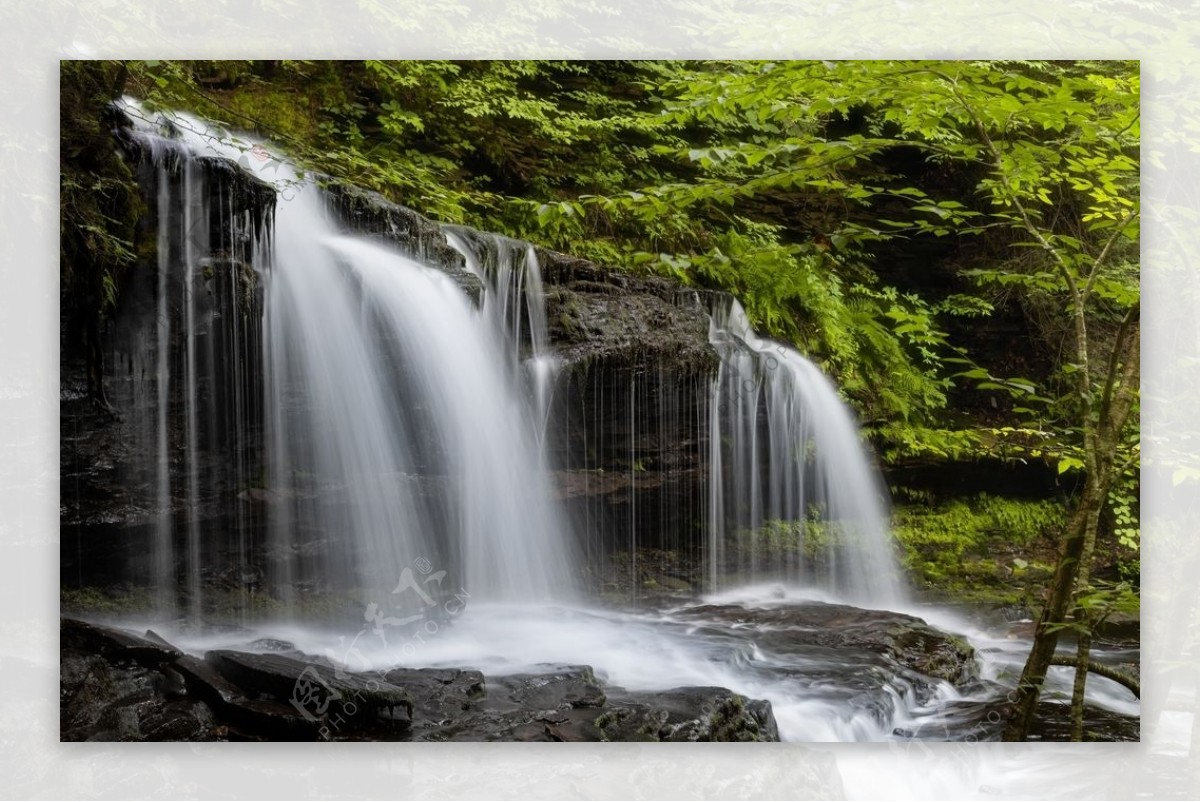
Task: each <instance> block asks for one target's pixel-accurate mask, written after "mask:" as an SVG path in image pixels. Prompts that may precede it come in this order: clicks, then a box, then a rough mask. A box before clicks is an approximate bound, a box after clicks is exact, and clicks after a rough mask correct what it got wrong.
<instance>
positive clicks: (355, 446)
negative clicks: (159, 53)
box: [125, 101, 574, 621]
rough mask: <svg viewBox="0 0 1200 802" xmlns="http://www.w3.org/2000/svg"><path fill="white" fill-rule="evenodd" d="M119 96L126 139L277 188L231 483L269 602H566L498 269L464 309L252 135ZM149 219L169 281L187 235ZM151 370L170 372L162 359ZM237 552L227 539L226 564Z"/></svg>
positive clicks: (567, 569) (561, 550)
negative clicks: (242, 500)
mask: <svg viewBox="0 0 1200 802" xmlns="http://www.w3.org/2000/svg"><path fill="white" fill-rule="evenodd" d="M125 106H126V110H127V111H128V112H129V113H130V115H131V116H132V117H133V118H134V119H135V121H137V120H140V121H141V123H140V124H139V125H138V128H137V136H138V137H139V138H141V139H142V140H143V144H144V146H145V147H146V149H147V150H148V151H149V152H150V154H151V156H152V159H153V160H154V161H155V162H156V163H159V164H160V165H165V164H166V163H167V162H168V161H169V160H175V161H176V162H177V163H182V164H183V170H184V174H185V175H191V165H192V161H193V160H194V159H196V158H199V157H200V156H202V155H203V154H208V153H212V154H216V155H219V156H223V157H225V158H226V159H230V160H235V161H239V162H240V163H241V165H242V166H243V168H245V169H248V170H250V171H251V172H253V173H255V174H257V175H258V177H260V178H262V179H266V180H268V181H269V182H270V183H272V184H274V185H275V186H276V188H277V189H279V190H280V196H279V200H278V203H277V205H276V209H275V219H274V223H275V224H274V236H273V238H272V239H271V240H270V242H269V243H263V244H262V247H259V248H258V249H257V250H256V252H255V253H254V254H253V255H252V258H251V261H252V262H253V263H254V269H255V270H256V271H257V272H258V274H259V279H260V280H261V281H262V282H263V284H264V286H265V293H264V295H265V300H264V312H263V350H262V354H263V359H264V373H265V390H264V394H265V407H266V409H265V414H264V417H265V422H264V423H265V427H266V441H267V442H266V446H265V449H264V451H265V453H266V455H267V456H266V463H267V464H266V467H265V476H266V482H265V485H266V486H265V487H248V488H247V489H246V490H244V491H243V493H246V492H252V493H253V496H252V497H253V498H255V499H258V500H264V499H265V502H266V504H267V509H268V512H267V518H268V526H267V530H268V531H269V533H270V537H269V542H268V543H267V544H266V548H265V549H260V551H264V552H265V554H266V574H267V576H266V581H267V582H268V590H269V591H270V592H269V594H268V595H269V596H270V597H271V598H272V599H274V600H276V601H279V600H282V602H283V609H284V612H285V613H286V614H289V615H293V616H297V617H303V618H305V619H308V620H312V619H313V618H321V617H323V616H325V615H326V614H327V613H328V614H332V615H333V616H334V617H342V618H344V617H345V616H346V615H347V614H350V615H354V614H361V615H363V616H364V617H366V618H367V619H368V620H370V619H372V618H378V619H379V620H382V621H399V620H401V619H400V618H396V617H394V616H393V615H391V614H393V613H395V614H397V615H401V616H404V615H406V614H412V613H414V612H416V613H421V612H424V608H425V607H430V606H432V605H433V603H435V600H437V599H438V598H439V597H443V596H446V595H448V594H459V595H461V596H463V597H469V598H471V599H472V600H504V601H543V600H546V599H549V598H562V597H569V595H570V589H571V587H572V585H573V578H572V570H573V569H574V565H573V561H572V560H571V559H570V558H569V549H570V538H569V536H568V533H567V532H566V530H565V527H564V525H563V523H562V521H561V520H560V518H559V515H558V513H557V509H556V507H555V505H554V504H553V503H552V502H551V500H550V498H551V493H550V491H549V488H548V487H547V483H546V478H545V475H544V471H543V470H542V469H541V462H540V459H541V457H540V454H539V451H538V449H537V448H536V447H534V445H533V444H534V443H535V442H536V440H537V438H536V437H535V436H534V434H535V430H537V429H538V427H540V426H542V425H544V415H545V412H544V409H545V404H546V403H548V402H547V401H546V399H547V398H548V387H549V384H550V381H551V378H552V377H551V372H550V371H549V370H547V369H546V368H545V367H540V366H536V365H535V369H534V370H533V376H534V377H535V379H536V381H535V384H536V386H537V387H538V388H539V389H538V390H537V392H535V403H534V405H533V412H532V413H531V411H530V404H529V403H527V400H526V398H525V397H524V393H523V392H522V391H521V387H520V385H521V381H520V378H519V376H518V375H517V373H518V370H519V360H518V358H517V349H518V348H519V334H518V333H516V332H515V330H514V329H513V324H514V323H515V322H516V321H518V320H519V319H521V318H522V316H520V315H519V314H517V313H516V312H515V311H514V310H510V309H508V308H507V304H509V302H510V297H509V294H508V293H507V290H506V287H507V280H508V279H507V276H505V277H504V279H503V281H502V282H499V283H496V282H488V283H485V288H486V289H485V297H484V299H483V303H482V308H481V309H476V308H474V307H473V306H472V304H471V302H470V300H469V298H468V297H467V296H466V295H465V294H464V293H463V292H462V290H461V289H460V288H459V287H458V286H457V285H456V284H455V283H454V282H453V281H452V280H451V279H450V278H448V277H447V276H446V275H445V274H443V273H442V272H440V271H438V270H436V269H433V268H431V267H428V266H426V265H424V264H421V263H420V262H418V261H416V260H414V259H412V258H409V256H407V255H405V254H402V253H399V252H397V251H395V250H393V249H391V248H389V247H385V246H384V245H382V244H378V243H376V242H373V241H371V240H368V239H367V238H364V237H353V236H347V235H343V234H340V233H339V232H338V230H337V228H336V227H335V225H334V223H333V222H332V219H331V217H332V215H331V213H330V211H329V209H328V204H327V201H326V198H325V196H324V194H323V191H322V190H321V189H320V188H319V187H318V186H317V185H316V184H315V183H313V182H312V181H310V180H307V179H305V178H302V177H300V176H299V175H298V174H297V173H296V172H295V171H294V170H293V169H292V168H291V167H290V166H288V165H287V164H285V163H283V162H280V161H277V160H275V159H274V158H272V157H270V156H269V154H268V153H267V151H266V150H265V148H263V146H261V145H256V146H255V147H254V148H253V149H252V150H251V151H250V153H251V155H252V156H253V157H254V158H247V156H246V147H245V146H244V144H242V143H237V142H235V141H232V140H231V139H230V138H229V137H228V135H227V134H225V133H224V132H222V131H220V130H218V129H214V128H211V127H210V126H208V125H207V124H205V123H204V122H203V121H201V120H197V119H195V118H192V117H189V116H188V115H183V114H171V115H169V116H168V115H155V114H148V113H146V112H145V111H143V110H141V109H140V107H138V106H137V104H136V103H134V102H132V101H127V102H126V104H125ZM185 183H187V182H185ZM164 186H165V185H164ZM187 208H191V205H190V204H188V205H187ZM185 217H186V215H185ZM163 225H165V219H164V220H160V249H159V253H160V281H161V282H162V283H163V285H164V288H165V287H166V282H167V280H168V277H169V276H170V275H172V274H173V271H174V272H178V271H180V270H182V272H183V273H184V274H185V275H186V276H188V277H191V276H192V275H193V274H194V273H195V270H194V265H195V263H196V260H197V259H198V258H199V254H195V253H192V252H191V249H190V247H189V248H187V249H185V250H186V251H187V252H186V253H185V254H183V256H182V258H180V256H179V254H177V253H175V252H171V251H170V249H169V248H168V247H162V245H163V244H164V243H169V242H170V241H172V238H171V235H170V232H167V231H166V230H165V229H163V228H162V227H161V226H163ZM169 252H170V253H171V255H170V256H167V255H166V254H168V253H169ZM177 261H182V262H183V264H182V265H181V266H180V265H177V264H176V262H177ZM524 261H525V263H526V265H525V268H524V269H522V270H520V271H515V272H513V273H512V275H513V276H514V277H515V276H518V274H519V275H523V276H532V278H531V279H529V281H528V285H527V286H528V294H529V297H530V301H529V303H530V305H531V306H530V310H531V311H536V310H537V309H540V306H538V305H537V303H536V301H535V295H537V294H540V283H539V282H538V281H537V271H536V261H531V260H529V259H525V260H524ZM530 264H532V267H530V266H529V265H530ZM481 273H482V270H481ZM516 280H517V281H518V286H520V278H516ZM190 297H191V296H190V295H186V294H185V296H184V298H183V299H182V302H183V304H184V305H185V306H186V308H187V310H188V311H187V315H188V317H187V322H186V324H185V325H187V326H189V329H188V334H187V337H186V342H187V345H186V348H185V352H186V358H185V361H186V363H187V364H188V365H191V364H193V361H194V360H193V356H194V339H193V337H192V334H191V331H192V328H194V327H195V326H196V320H195V318H194V316H195V315H196V312H195V310H194V309H193V307H192V305H191V304H190V301H189V298H190ZM178 302H179V300H178V299H176V300H172V299H171V298H169V297H168V292H167V291H166V290H165V289H164V291H163V292H162V293H161V294H160V303H162V304H174V303H178ZM524 318H525V319H534V316H533V315H530V314H526V315H525V316H524ZM162 320H163V321H164V322H163V323H160V337H166V336H169V331H166V332H162V331H161V329H162V327H163V326H165V325H167V323H166V321H168V320H169V319H168V318H166V317H164V318H162ZM531 336H532V341H533V343H534V345H535V349H534V354H533V358H534V359H535V360H541V364H542V365H543V366H544V365H551V364H552V362H551V361H550V357H549V355H548V354H546V353H545V340H546V335H545V323H544V313H543V316H542V320H541V323H540V325H535V326H534V327H533V333H532V335H531ZM158 375H159V381H160V388H164V387H166V386H167V384H168V382H170V381H171V373H170V371H169V368H168V367H167V366H166V365H165V364H163V365H160V370H159V373H158ZM187 375H188V377H189V379H188V384H187V386H186V387H182V388H180V389H181V391H182V393H183V396H184V398H185V406H186V411H185V415H184V418H185V420H186V421H187V425H186V432H187V434H186V437H185V438H184V439H183V442H181V443H178V444H177V448H178V449H179V450H180V451H182V453H183V459H185V460H194V459H195V458H196V442H195V438H194V436H193V435H194V428H193V427H194V424H193V419H194V417H195V415H194V410H195V405H196V403H197V401H196V399H195V393H196V391H197V388H196V387H195V386H193V385H192V383H191V382H192V379H191V375H192V374H191V372H190V370H189V373H188V374H187ZM165 392H166V391H165V390H163V389H160V393H159V395H160V398H159V408H158V410H157V412H156V413H155V414H156V420H157V421H158V422H159V425H160V437H159V445H160V448H159V464H158V466H157V477H158V482H159V487H160V495H167V494H169V492H170V491H169V482H170V481H171V480H170V471H169V465H168V464H167V462H168V460H167V459H165V458H164V457H163V452H164V446H163V443H164V442H165V439H166V436H165V435H163V434H162V429H163V427H164V426H165V422H166V421H167V420H168V418H169V417H170V415H171V414H172V412H171V410H170V409H169V408H168V405H167V400H166V399H165V397H164V395H165ZM539 416H541V421H542V423H539V422H538V420H539ZM248 479H249V477H239V482H240V483H241V485H242V486H245V485H246V484H247V482H248ZM164 487H165V488H168V490H167V491H163V490H162V489H163V488H164ZM170 524H171V521H170V519H169V518H165V519H164V521H163V523H162V528H163V532H162V533H161V534H160V537H159V538H158V539H157V541H156V545H155V549H156V551H157V553H156V555H155V558H154V566H155V567H154V569H153V570H154V571H155V572H156V574H157V578H156V585H158V586H162V587H167V588H169V587H172V586H173V585H175V583H176V579H177V577H176V575H175V567H174V566H175V564H176V562H177V560H178V556H179V555H176V554H175V553H174V551H173V548H174V547H173V538H172V532H171V530H170V528H169V527H170ZM201 528H202V524H201V523H200V522H199V521H198V519H197V518H196V517H195V516H189V517H188V526H187V530H188V534H187V543H188V544H189V548H188V550H187V551H186V553H185V555H183V561H184V562H185V564H186V567H185V575H186V576H187V577H188V579H187V580H186V583H185V584H186V585H187V586H188V587H189V588H191V589H192V598H193V602H194V604H196V605H198V604H199V589H198V586H199V577H200V576H201V569H202V567H203V566H202V565H201V563H202V561H203V560H204V557H203V556H202V555H201V554H200V552H199V550H198V549H199V547H198V544H199V543H201V542H202V539H206V538H208V537H210V536H214V537H215V536H216V535H217V533H207V532H201V531H199V530H200V529H201ZM247 552H248V549H246V548H245V544H242V548H241V549H240V550H239V559H240V558H241V557H242V556H244V555H246V554H247ZM410 591H411V592H410ZM331 599H332V600H333V602H332V604H333V609H330V604H331V602H330V600H331ZM339 600H340V601H339ZM364 610H365V611H366V612H364ZM360 620H361V619H360Z"/></svg>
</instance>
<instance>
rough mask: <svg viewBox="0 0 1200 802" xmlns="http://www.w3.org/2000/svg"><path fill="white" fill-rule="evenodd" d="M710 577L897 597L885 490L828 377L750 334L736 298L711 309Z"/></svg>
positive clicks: (859, 597) (884, 602)
mask: <svg viewBox="0 0 1200 802" xmlns="http://www.w3.org/2000/svg"><path fill="white" fill-rule="evenodd" d="M709 340H710V342H711V343H712V345H713V347H714V348H716V349H717V351H718V353H719V354H720V357H721V366H720V368H719V370H718V374H717V376H716V378H715V379H714V381H713V385H712V402H711V404H710V409H709V415H710V418H709V426H710V437H709V444H710V446H709V450H710V462H709V505H710V515H709V581H710V582H711V584H712V587H713V589H718V588H720V587H722V586H723V585H728V584H729V583H730V578H731V577H732V578H733V580H734V582H735V583H737V582H741V583H752V582H756V581H759V580H761V579H767V578H772V579H782V580H787V581H791V582H797V583H801V584H804V585H811V586H814V587H817V588H820V589H823V590H827V591H829V592H831V593H833V594H835V595H836V596H838V597H839V598H844V599H847V600H851V601H854V602H857V603H861V604H873V605H878V606H888V605H895V604H896V603H897V602H899V601H900V600H901V599H902V597H903V594H902V588H901V581H900V577H899V571H898V568H897V565H896V561H895V559H894V557H893V554H892V540H891V534H890V532H889V528H888V515H887V502H886V490H885V488H884V486H883V483H882V482H881V481H880V479H879V477H878V475H877V474H876V472H875V471H874V469H873V466H872V464H871V461H870V459H869V458H868V455H867V453H866V451H865V449H864V446H863V443H862V442H861V439H860V436H859V431H858V426H857V424H856V422H855V421H854V418H853V415H852V414H851V412H850V410H849V408H848V407H847V406H846V404H845V403H844V402H843V401H842V400H841V399H840V398H839V397H838V394H837V391H836V389H835V388H834V386H833V384H832V382H830V380H829V379H828V378H827V377H826V376H825V375H824V374H823V373H822V372H821V371H820V369H819V368H817V367H816V366H815V365H813V364H812V363H811V362H810V361H808V360H807V359H805V358H804V357H803V356H801V355H800V354H799V353H797V352H796V351H795V350H794V349H792V348H789V347H787V346H784V345H781V344H779V343H773V342H769V341H766V340H763V339H760V338H759V337H758V336H757V335H756V334H755V333H754V330H753V329H752V327H751V326H750V322H749V320H748V319H747V317H746V313H745V311H744V310H743V309H742V307H741V305H740V304H739V303H738V302H737V301H733V300H729V301H727V302H725V303H718V304H717V305H716V307H715V308H714V309H713V311H712V322H711V326H710V329H709Z"/></svg>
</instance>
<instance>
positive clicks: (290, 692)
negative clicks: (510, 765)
mask: <svg viewBox="0 0 1200 802" xmlns="http://www.w3.org/2000/svg"><path fill="white" fill-rule="evenodd" d="M60 645H61V651H62V664H61V667H62V674H61V685H60V702H61V713H60V715H61V731H60V738H61V740H63V741H115V740H123V741H177V740H178V741H211V740H256V741H257V740H291V741H297V740H395V741H777V740H779V731H778V729H777V727H776V724H775V717H774V715H773V714H772V711H771V706H770V704H769V703H768V702H765V701H762V700H755V699H747V698H746V697H744V696H741V695H739V694H736V693H734V692H732V691H730V690H728V689H725V688H674V689H671V690H666V691H653V692H631V691H626V690H624V689H622V688H618V687H613V686H605V685H603V684H602V683H601V682H600V681H599V680H598V679H597V678H596V676H595V674H594V673H593V671H592V669H591V668H590V667H589V666H569V665H561V666H560V665H546V666H541V667H539V669H538V670H536V671H533V672H530V673H521V674H511V675H506V676H495V677H484V675H483V674H481V673H480V672H478V671H474V670H470V669H443V668H397V669H394V670H391V671H387V672H381V673H351V672H346V671H342V670H340V669H339V668H338V667H336V666H334V665H333V664H331V663H330V662H329V661H328V660H325V659H323V658H318V657H312V656H308V655H304V654H301V653H300V652H297V651H295V650H294V649H291V648H290V644H286V643H276V644H256V647H261V648H264V649H268V650H273V651H267V652H266V653H257V652H237V651H225V650H218V651H212V652H208V653H207V654H206V655H205V656H204V658H203V659H200V658H197V657H194V656H191V655H186V654H183V653H182V652H181V651H180V650H178V649H176V648H175V647H173V646H171V645H170V644H169V643H167V642H166V641H165V640H163V639H162V638H160V637H159V636H157V635H156V634H154V633H153V632H151V631H147V632H146V633H145V634H143V635H135V634H133V633H131V632H127V631H123V630H119V629H114V628H110V627H105V626H100V625H97V624H90V623H86V622H83V621H77V620H74V619H68V618H64V619H63V620H62V631H61V644H60Z"/></svg>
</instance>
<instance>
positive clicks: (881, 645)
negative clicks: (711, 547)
mask: <svg viewBox="0 0 1200 802" xmlns="http://www.w3.org/2000/svg"><path fill="white" fill-rule="evenodd" d="M679 616H680V617H681V618H683V619H685V620H692V621H705V620H707V621H712V622H720V623H721V624H722V625H723V626H725V627H729V626H730V625H733V627H734V628H735V629H736V628H739V627H740V628H742V629H745V630H746V631H747V633H748V635H749V636H752V637H753V638H754V639H755V640H756V642H760V643H761V644H762V645H763V646H764V647H767V648H771V649H772V650H777V651H779V652H782V653H784V654H787V653H791V652H795V651H796V650H797V649H802V648H804V647H820V648H824V649H835V650H838V651H840V652H844V653H845V654H847V655H852V654H854V653H855V652H856V651H862V652H869V653H874V654H877V655H880V656H882V657H883V658H885V661H886V663H888V664H892V665H894V666H896V667H898V668H901V669H907V670H908V671H909V672H912V673H915V674H916V675H917V678H927V679H928V680H933V681H945V682H950V683H952V684H955V685H963V684H966V683H969V682H973V681H975V680H977V679H978V676H979V673H978V666H977V664H976V660H975V650H974V649H973V648H972V647H971V645H970V644H969V643H967V642H966V641H965V640H963V639H962V638H959V637H957V636H954V635H951V634H949V633H946V632H942V631H941V630H939V629H937V628H936V627H932V626H930V625H929V624H927V623H925V622H924V621H922V620H921V619H920V618H917V617H915V616H911V615H906V614H904V613H894V612H890V611H886V610H867V609H862V608H858V607H850V606H847V605H840V604H825V603H822V602H815V601H810V602H803V603H799V604H787V605H780V606H778V607H744V606H741V605H701V606H698V607H692V608H689V609H687V610H684V611H682V612H681V613H680V614H679Z"/></svg>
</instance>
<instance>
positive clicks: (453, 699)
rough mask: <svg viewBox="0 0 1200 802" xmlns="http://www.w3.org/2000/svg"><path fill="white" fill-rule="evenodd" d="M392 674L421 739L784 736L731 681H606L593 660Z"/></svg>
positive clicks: (766, 707) (763, 707)
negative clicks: (664, 685) (660, 685)
mask: <svg viewBox="0 0 1200 802" xmlns="http://www.w3.org/2000/svg"><path fill="white" fill-rule="evenodd" d="M385 678H386V680H387V681H388V682H390V683H394V684H396V685H398V686H401V687H403V688H404V689H405V690H406V691H408V692H409V693H410V694H411V695H412V697H413V699H414V713H413V727H412V732H411V737H412V739H413V740H420V741H525V742H529V741H536V742H550V741H566V742H576V741H593V742H594V741H647V740H650V741H750V740H764V741H771V740H778V739H779V731H778V728H777V726H776V724H775V719H774V715H773V714H772V711H771V706H770V704H769V703H768V702H765V701H762V700H752V699H747V698H745V697H744V696H741V695H739V694H736V693H733V692H732V691H729V690H727V689H725V688H675V689H672V690H667V691H661V692H637V693H632V692H629V691H626V690H624V689H621V688H606V687H604V685H603V684H602V683H601V681H600V680H599V679H598V678H597V677H596V675H595V673H594V672H593V671H592V669H591V667H589V666H564V665H546V666H539V667H536V668H534V669H532V670H530V671H526V672H522V673H519V674H510V675H501V676H494V677H489V678H487V679H486V680H485V679H484V677H483V675H482V674H480V673H479V672H477V671H470V670H456V669H450V670H447V669H397V670H394V671H389V672H388V673H387V674H386V675H385Z"/></svg>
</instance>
